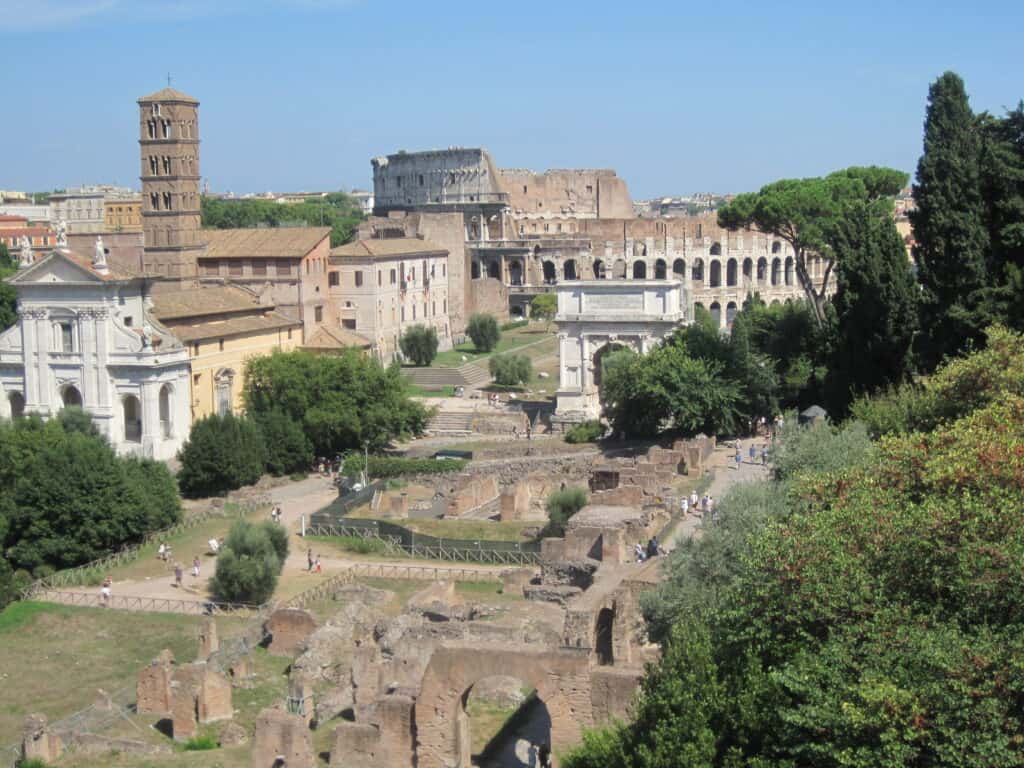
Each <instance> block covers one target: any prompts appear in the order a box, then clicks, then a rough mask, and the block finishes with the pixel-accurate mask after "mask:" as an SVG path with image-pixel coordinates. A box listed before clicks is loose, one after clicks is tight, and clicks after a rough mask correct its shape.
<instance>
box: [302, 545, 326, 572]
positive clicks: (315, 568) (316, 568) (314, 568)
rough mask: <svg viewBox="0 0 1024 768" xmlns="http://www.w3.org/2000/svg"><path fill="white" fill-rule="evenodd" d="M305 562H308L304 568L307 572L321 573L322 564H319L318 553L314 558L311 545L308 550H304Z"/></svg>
mask: <svg viewBox="0 0 1024 768" xmlns="http://www.w3.org/2000/svg"><path fill="white" fill-rule="evenodd" d="M306 562H307V563H308V567H307V568H306V571H307V572H309V573H323V566H322V565H321V564H320V555H319V554H317V556H316V557H315V558H314V557H313V548H312V547H310V548H309V550H308V551H307V552H306Z"/></svg>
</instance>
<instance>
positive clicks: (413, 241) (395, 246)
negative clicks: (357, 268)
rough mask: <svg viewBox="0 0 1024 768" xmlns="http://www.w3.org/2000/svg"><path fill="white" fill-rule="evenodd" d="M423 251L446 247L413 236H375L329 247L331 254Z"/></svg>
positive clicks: (416, 254) (394, 253) (368, 254)
mask: <svg viewBox="0 0 1024 768" xmlns="http://www.w3.org/2000/svg"><path fill="white" fill-rule="evenodd" d="M424 253H447V249H446V248H442V247H441V246H439V245H434V244H433V243H431V242H428V241H427V240H420V239H419V238H415V237H386V238H376V237H375V238H371V239H369V240H355V241H353V242H351V243H346V244H345V245H340V246H338V247H337V248H332V249H331V256H361V257H366V256H418V255H420V254H424Z"/></svg>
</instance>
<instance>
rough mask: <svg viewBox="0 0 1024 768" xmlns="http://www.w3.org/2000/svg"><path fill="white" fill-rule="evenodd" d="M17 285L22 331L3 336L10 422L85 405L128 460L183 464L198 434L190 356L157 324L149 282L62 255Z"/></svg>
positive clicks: (3, 397) (4, 397) (2, 407)
mask: <svg viewBox="0 0 1024 768" xmlns="http://www.w3.org/2000/svg"><path fill="white" fill-rule="evenodd" d="M101 258H102V257H101ZM8 282H9V283H10V284H12V285H13V286H14V287H15V289H16V290H17V292H18V323H17V325H15V326H13V327H11V328H9V329H7V330H6V331H4V332H3V333H2V334H0V416H2V417H5V418H12V417H18V416H20V415H22V414H29V413H38V414H40V415H42V416H43V417H44V418H48V417H50V416H53V415H55V414H56V413H58V412H59V411H60V410H61V409H62V408H64V407H66V406H70V405H77V406H81V407H82V408H83V409H84V410H85V411H86V412H87V413H89V414H90V415H91V416H92V418H93V421H94V423H95V424H96V426H97V427H98V428H99V430H100V432H102V433H103V434H104V435H106V436H107V438H108V439H109V440H110V443H111V445H113V447H114V448H115V450H116V451H117V452H118V453H121V454H131V455H138V456H146V457H150V458H155V459H161V460H165V459H170V458H173V457H174V455H175V454H176V453H177V451H178V449H179V448H180V447H181V444H182V443H183V442H184V440H185V439H186V438H187V437H188V432H189V428H190V426H191V411H190V408H189V375H190V374H189V361H188V352H187V350H186V349H185V348H184V347H183V346H182V345H181V344H180V342H178V341H177V340H176V339H175V338H174V337H173V336H172V335H171V334H170V333H168V332H167V330H166V329H164V328H163V327H162V326H160V325H159V324H158V323H157V322H156V321H155V320H154V319H153V318H152V317H151V316H150V314H149V308H148V296H147V283H146V281H145V280H144V279H143V278H140V277H134V276H128V275H123V274H119V273H115V272H112V271H111V270H109V269H108V268H107V267H106V265H105V263H103V261H102V260H101V261H99V262H97V261H95V260H93V261H89V260H87V259H83V258H81V257H79V256H77V255H75V254H72V253H70V252H68V251H54V252H52V253H50V254H48V255H47V256H45V257H43V258H42V259H41V260H39V261H37V262H36V263H35V264H33V265H32V266H30V267H27V268H24V269H22V270H20V271H19V272H18V273H17V274H16V275H14V276H13V277H11V278H8Z"/></svg>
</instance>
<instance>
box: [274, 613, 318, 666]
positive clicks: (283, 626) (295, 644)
mask: <svg viewBox="0 0 1024 768" xmlns="http://www.w3.org/2000/svg"><path fill="white" fill-rule="evenodd" d="M266 628H267V633H268V634H269V635H270V645H269V647H268V648H267V650H268V651H269V652H270V653H271V655H273V656H295V655H296V654H298V653H300V652H301V651H302V648H303V646H304V645H305V643H306V639H307V638H308V637H309V636H310V635H311V634H313V632H315V631H316V619H315V618H313V614H311V613H310V612H309V611H304V610H302V609H301V608H278V609H277V610H276V611H274V612H273V613H272V614H270V618H269V619H268V620H267V627H266Z"/></svg>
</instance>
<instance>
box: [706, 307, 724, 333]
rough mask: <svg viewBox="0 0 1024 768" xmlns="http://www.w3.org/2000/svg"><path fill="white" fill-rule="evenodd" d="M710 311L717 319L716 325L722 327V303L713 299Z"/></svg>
mask: <svg viewBox="0 0 1024 768" xmlns="http://www.w3.org/2000/svg"><path fill="white" fill-rule="evenodd" d="M708 311H710V312H711V319H712V320H714V321H715V325H716V326H719V327H721V325H722V305H721V304H719V303H718V302H717V301H712V302H711V306H710V307H709V309H708Z"/></svg>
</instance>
